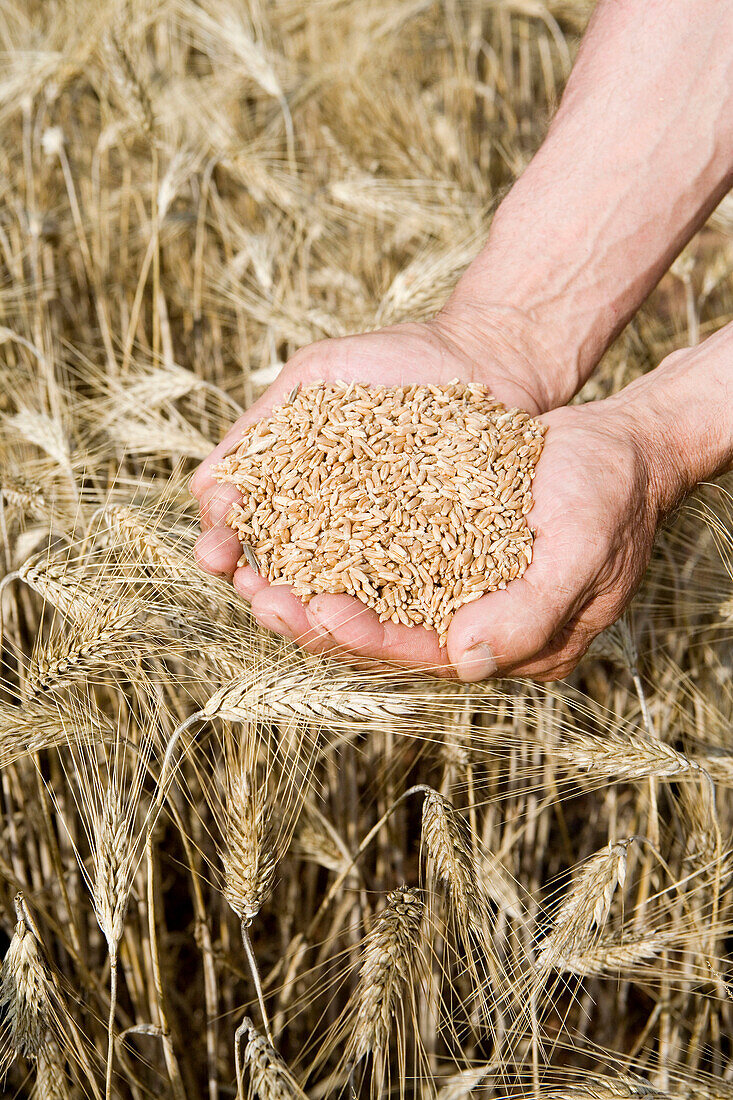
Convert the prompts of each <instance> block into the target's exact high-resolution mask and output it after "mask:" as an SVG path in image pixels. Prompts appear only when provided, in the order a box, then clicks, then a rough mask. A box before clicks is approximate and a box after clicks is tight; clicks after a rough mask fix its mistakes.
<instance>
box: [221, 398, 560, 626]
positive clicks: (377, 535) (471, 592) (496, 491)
mask: <svg viewBox="0 0 733 1100" xmlns="http://www.w3.org/2000/svg"><path fill="white" fill-rule="evenodd" d="M543 431H544V429H543V427H542V426H541V424H540V423H539V422H538V421H535V420H533V419H532V418H531V417H530V416H529V415H528V414H527V413H525V412H522V411H521V410H520V409H510V410H507V409H506V408H505V407H504V406H503V405H501V404H500V403H499V402H497V401H496V400H495V399H493V398H492V397H491V396H490V395H489V393H488V391H487V390H486V388H485V387H483V386H481V385H478V384H476V383H469V384H468V385H464V384H461V383H458V382H454V383H450V384H449V385H447V386H431V385H427V386H402V387H394V388H389V387H383V386H378V387H374V388H370V387H369V386H365V385H360V384H357V383H351V384H350V385H348V386H347V385H346V384H345V383H333V384H325V383H321V384H316V385H311V386H306V387H303V388H302V389H300V390H299V391H298V392H296V393H295V394H294V395H293V398H292V400H290V401H288V402H286V403H285V404H284V405H281V406H279V407H278V408H277V409H275V410H274V412H273V413H272V414H271V415H270V416H269V417H268V418H266V419H265V420H262V421H259V422H258V423H257V424H255V425H253V426H252V427H250V428H247V429H245V431H244V438H243V439H242V441H241V442H240V443H239V444H238V445H237V446H236V447H235V448H233V450H232V452H231V453H230V454H229V455H228V456H227V457H225V458H224V459H223V460H222V461H221V463H220V464H219V466H218V467H217V468H216V469H215V471H214V472H215V475H216V476H217V477H218V478H219V480H221V481H225V482H229V483H231V484H233V485H234V486H235V487H236V488H237V489H238V490H239V491H240V492H241V493H242V498H243V499H242V503H241V504H235V505H233V506H232V509H231V512H230V514H229V516H228V517H227V522H228V523H230V524H231V526H232V527H233V528H234V530H235V531H236V532H237V534H238V535H239V538H240V540H241V541H242V542H243V543H245V544H251V549H252V550H253V551H254V554H255V557H256V560H257V561H258V562H259V563H260V572H261V573H262V574H263V575H264V576H266V577H267V578H268V580H269V581H270V582H271V583H279V584H289V585H292V589H293V592H294V593H295V595H296V596H299V597H301V598H302V599H304V600H305V601H306V602H307V601H308V600H309V599H310V598H311V597H312V596H313V595H314V594H317V593H320V592H331V593H349V594H350V595H352V596H357V597H358V598H359V599H360V600H361V601H362V602H363V603H365V604H366V605H367V606H368V607H371V608H373V609H374V610H375V611H376V612H377V613H378V615H379V618H380V620H386V619H391V620H392V621H393V622H395V623H402V624H404V625H406V626H410V625H413V624H423V625H425V626H427V627H430V628H433V629H435V630H436V631H437V633H438V639H439V642H440V644H441V645H444V644H445V640H446V636H447V631H448V625H449V623H450V620H451V618H452V616H453V614H454V612H455V611H456V610H457V609H458V608H459V607H461V606H463V605H464V604H466V603H469V602H471V601H472V600H476V599H478V598H479V597H480V596H482V595H483V594H484V593H486V592H493V591H495V590H496V589H497V588H505V587H506V585H507V583H509V581H512V580H514V579H515V578H517V577H521V576H522V575H523V573H524V571H525V569H526V568H527V566H528V565H529V563H530V561H531V558H532V532H531V531H530V529H529V526H528V524H527V519H526V517H527V513H528V512H529V510H530V508H531V507H532V493H531V485H532V478H533V476H534V471H535V466H536V463H537V461H538V459H539V456H540V452H541V449H542V436H543ZM245 560H246V559H245Z"/></svg>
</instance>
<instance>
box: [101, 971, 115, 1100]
mask: <svg viewBox="0 0 733 1100" xmlns="http://www.w3.org/2000/svg"><path fill="white" fill-rule="evenodd" d="M116 1011H117V952H116V951H115V952H111V953H110V956H109V1016H108V1019H107V1070H106V1074H105V1079H104V1100H112V1067H113V1062H114V1052H115V1013H116Z"/></svg>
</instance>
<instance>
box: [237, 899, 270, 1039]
mask: <svg viewBox="0 0 733 1100" xmlns="http://www.w3.org/2000/svg"><path fill="white" fill-rule="evenodd" d="M240 928H241V930H242V945H243V946H244V953H245V955H246V956H247V963H248V965H249V969H250V972H251V974H252V982H253V983H254V987H255V992H256V994H257V1001H258V1003H259V1006H260V1015H261V1016H262V1025H263V1027H264V1029H265V1035H266V1036H267V1041H268V1043H269V1044H270V1046H274V1045H275V1043H274V1041H273V1038H272V1032H271V1031H270V1021H269V1018H268V1015H267V1009H266V1008H265V995H264V993H263V991H262V982H261V980H260V971H259V967H258V966H257V959H256V958H255V953H254V951H253V950H252V941H251V940H250V938H249V922H248V921H245V920H242V921H241V922H240Z"/></svg>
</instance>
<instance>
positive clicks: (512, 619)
mask: <svg viewBox="0 0 733 1100" xmlns="http://www.w3.org/2000/svg"><path fill="white" fill-rule="evenodd" d="M550 545H551V543H550ZM576 564H577V563H576ZM585 587H586V586H585V584H584V583H583V580H582V578H581V577H580V576H579V571H578V570H577V569H574V568H572V566H571V563H570V562H569V560H568V557H567V556H565V554H563V555H562V560H558V555H557V554H553V553H551V552H550V546H549V545H548V544H546V543H544V540H542V539H537V541H536V543H535V557H534V560H533V561H532V564H531V565H530V567H529V568H528V569H527V572H526V573H525V574H524V576H523V577H522V578H520V579H519V580H515V581H511V582H510V584H509V585H508V587H507V588H505V589H503V590H501V591H499V592H492V593H490V594H489V595H486V596H482V597H481V599H480V600H476V601H475V602H474V603H471V604H465V605H464V606H463V607H461V608H459V609H458V611H456V613H455V615H454V617H453V621H452V622H451V625H450V628H449V631H448V640H447V646H448V657H449V658H450V662H451V664H452V665H453V666H454V668H455V670H456V672H457V674H458V677H459V678H460V679H461V680H464V681H468V682H473V681H476V680H484V679H486V678H488V677H490V676H495V675H497V674H500V673H501V672H503V671H508V670H510V669H511V668H512V667H513V666H514V665H517V664H519V663H523V662H525V661H527V660H529V659H530V658H531V657H534V656H535V655H536V654H537V653H539V652H540V651H541V650H543V649H544V648H545V646H546V645H548V643H549V642H550V641H552V639H553V637H554V636H555V634H557V632H558V631H559V630H560V629H561V628H562V627H563V626H564V625H565V623H566V622H567V621H568V619H570V618H571V617H572V616H573V615H574V614H575V613H576V611H578V610H579V609H580V607H581V606H582V605H583V603H584V600H585Z"/></svg>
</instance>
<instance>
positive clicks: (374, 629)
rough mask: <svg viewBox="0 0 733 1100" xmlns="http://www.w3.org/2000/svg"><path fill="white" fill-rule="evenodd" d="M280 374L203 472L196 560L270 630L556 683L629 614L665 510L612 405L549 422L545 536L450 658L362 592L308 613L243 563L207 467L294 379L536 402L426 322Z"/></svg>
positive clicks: (454, 669) (533, 516)
mask: <svg viewBox="0 0 733 1100" xmlns="http://www.w3.org/2000/svg"><path fill="white" fill-rule="evenodd" d="M283 375H284V377H283ZM283 375H281V377H280V378H279V379H278V381H277V383H276V384H275V386H273V387H272V388H271V389H270V390H269V391H268V392H267V394H265V396H264V397H263V398H262V399H261V400H260V401H259V402H257V404H256V405H255V406H253V408H252V409H250V410H249V412H248V413H247V414H246V416H245V417H244V418H242V421H240V422H239V424H237V425H235V428H233V429H232V431H231V432H230V433H229V434H228V436H227V437H226V438H225V439H224V441H223V442H222V444H220V446H219V447H218V448H217V449H216V450H215V451H214V452H213V454H212V456H211V458H210V459H208V460H207V461H206V462H205V463H203V464H202V466H201V467H200V468H199V470H198V471H197V473H196V475H195V476H194V480H193V485H192V488H193V491H194V492H195V494H196V496H197V497H198V499H199V501H200V503H201V511H202V525H203V526H206V527H207V528H208V529H207V531H206V533H205V534H203V535H202V536H201V538H200V539H199V542H198V546H197V557H198V560H199V562H200V563H201V564H202V565H203V567H204V568H206V569H208V570H210V571H216V572H221V573H225V574H227V575H230V576H232V577H233V582H234V585H235V587H236V588H237V590H238V591H239V592H240V593H241V594H242V595H243V596H244V597H245V598H246V599H248V600H249V601H250V602H251V604H252V611H253V613H254V615H255V617H256V618H257V619H258V621H259V622H260V623H262V625H264V626H266V627H268V628H270V629H272V630H275V631H277V632H279V633H282V634H284V635H286V636H288V637H290V638H294V639H296V640H297V641H298V642H299V643H300V644H302V645H303V646H304V647H305V648H306V649H308V650H310V651H312V652H328V651H336V652H347V653H355V654H359V655H360V656H364V657H369V658H374V659H377V660H379V661H387V662H391V663H397V664H402V665H407V666H412V667H420V668H426V669H431V670H432V671H434V672H436V673H438V674H439V675H455V674H458V675H459V676H460V677H461V678H462V679H465V680H475V679H483V678H485V677H487V676H491V675H495V674H497V673H501V674H512V675H522V676H532V677H534V678H536V679H541V680H552V679H558V678H560V677H563V676H566V675H567V674H568V673H569V672H570V671H571V669H572V668H573V667H574V666H575V664H576V663H577V661H578V660H579V659H580V657H581V656H582V654H583V653H584V652H585V650H586V649H587V647H588V645H589V644H590V642H591V641H592V639H593V638H594V637H595V635H596V634H597V633H599V632H600V631H601V630H603V629H604V628H605V627H606V626H607V625H609V624H610V623H611V622H613V621H614V620H615V619H616V618H617V617H618V615H619V614H620V613H621V611H622V610H623V608H624V607H625V606H626V603H627V602H628V600H629V599H630V598H631V596H632V594H633V592H634V591H635V589H636V587H637V585H638V583H639V581H640V579H641V577H642V575H643V572H644V569H645V568H646V565H647V562H648V560H649V555H650V553H651V546H652V541H653V538H654V531H655V529H656V525H657V521H658V518H659V505H658V496H657V494H656V492H655V488H654V481H653V478H652V476H651V472H650V464H649V461H648V455H646V454H645V452H644V449H643V447H641V446H640V444H639V442H638V439H640V438H641V439H643V432H641V433H640V432H639V431H638V424H637V420H636V418H634V417H632V416H631V415H630V414H628V413H625V412H624V410H623V408H622V407H619V406H618V401H617V400H616V399H611V400H609V401H606V402H599V403H597V404H593V405H586V406H582V407H577V408H563V409H558V410H555V411H554V412H551V413H549V414H547V415H545V416H544V417H543V419H544V421H545V423H546V424H547V427H548V433H547V437H546V441H545V447H544V451H543V455H542V458H541V460H540V463H539V466H538V470H537V476H536V478H535V481H534V496H535V506H534V508H533V510H532V512H531V513H530V515H529V521H530V524H531V526H532V528H533V530H535V531H536V541H535V548H534V559H533V562H532V564H531V566H530V567H529V569H528V570H527V572H526V574H525V576H524V577H523V578H521V579H520V580H517V581H514V582H512V583H511V585H509V587H508V588H507V589H506V590H504V591H501V592H496V593H492V594H490V595H487V596H485V597H483V598H482V599H481V600H477V601H476V602H475V603H473V604H469V605H467V606H465V607H464V608H461V609H459V611H458V612H457V613H456V615H455V617H454V619H453V622H452V623H451V627H450V631H449V634H448V645H447V651H446V650H445V649H442V650H441V649H440V648H439V647H438V644H437V639H436V635H435V634H434V633H433V632H432V631H428V630H425V629H422V628H418V627H404V626H400V625H397V624H394V623H391V622H386V623H380V622H379V621H378V618H377V616H376V614H375V613H374V612H373V611H371V610H370V609H368V608H366V607H364V605H363V604H361V603H360V602H359V601H358V600H356V599H354V598H352V597H349V596H331V595H321V596H315V597H314V598H313V599H312V600H311V602H310V603H309V604H308V605H307V606H306V605H304V604H302V603H301V602H300V601H299V600H297V599H296V598H295V597H294V596H293V595H292V593H291V592H290V590H289V589H287V588H285V587H280V586H277V587H271V586H270V585H268V584H267V582H266V581H265V580H264V579H263V578H262V577H260V576H258V575H257V574H256V573H254V572H253V571H252V570H251V569H249V568H236V562H237V559H238V558H239V556H240V552H241V551H240V547H239V543H238V541H237V538H236V536H235V535H234V533H233V532H232V531H231V530H230V529H228V528H226V527H223V526H222V523H223V518H224V516H225V515H226V512H227V511H228V509H229V507H230V505H231V503H232V501H233V500H235V499H236V493H235V492H234V490H233V489H232V488H231V487H230V486H217V485H216V483H215V482H214V481H213V478H212V476H211V472H210V468H211V465H212V464H213V463H214V462H216V461H217V460H218V458H219V457H220V455H221V454H222V453H223V452H224V451H225V450H227V449H228V447H229V446H231V444H232V443H233V442H234V441H236V439H237V438H238V437H239V434H240V432H241V427H242V423H243V422H244V423H250V422H251V421H253V420H255V419H257V418H258V417H259V416H262V415H265V414H266V413H267V412H268V411H269V409H271V408H272V407H273V406H274V405H276V404H278V403H279V402H280V401H282V400H283V399H284V398H285V396H286V395H287V393H288V392H289V391H290V390H291V389H292V387H293V386H294V385H296V384H297V383H298V382H301V383H307V382H310V381H314V380H316V379H329V378H336V377H339V378H344V379H346V380H348V379H350V378H354V377H356V378H361V379H366V380H367V381H374V382H375V383H377V382H379V383H382V384H385V383H386V384H397V383H399V382H405V381H413V380H414V381H431V380H432V381H438V382H446V381H448V380H449V379H450V378H452V377H456V376H460V377H462V378H464V379H466V380H469V379H470V378H479V379H480V380H481V381H485V382H487V384H488V385H490V386H491V388H492V389H493V390H494V392H495V393H496V394H497V396H499V397H500V398H501V399H502V400H504V401H505V402H507V403H510V404H512V403H513V404H519V403H522V404H524V406H525V407H527V406H528V405H530V404H532V403H533V402H532V399H531V397H530V395H529V394H528V393H527V392H526V389H523V387H524V385H525V383H524V382H521V383H520V382H517V381H515V380H514V379H512V378H511V377H510V376H503V377H500V376H499V375H498V374H497V377H496V380H495V381H494V380H492V379H491V378H490V377H488V376H487V373H484V372H480V371H477V370H476V369H475V368H474V367H472V366H471V364H470V363H467V362H466V360H465V358H463V357H462V356H461V355H460V354H459V353H457V352H456V350H455V348H453V347H451V344H450V342H448V343H445V342H443V337H442V336H441V335H438V334H436V333H434V332H433V331H430V330H428V331H427V332H426V331H425V326H419V325H409V326H399V327H397V328H395V329H392V330H385V331H384V332H380V333H375V334H373V335H368V336H363V337H353V338H349V339H347V340H344V341H341V340H339V341H328V342H325V343H323V344H316V345H313V346H312V347H310V348H307V349H305V351H304V352H300V353H299V354H298V355H297V356H295V358H294V359H293V360H292V361H291V363H290V364H289V366H288V367H287V368H285V369H284V371H283ZM522 397H523V398H524V400H522ZM536 408H537V405H536V404H535V407H534V409H533V411H535V410H536Z"/></svg>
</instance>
